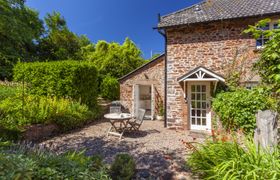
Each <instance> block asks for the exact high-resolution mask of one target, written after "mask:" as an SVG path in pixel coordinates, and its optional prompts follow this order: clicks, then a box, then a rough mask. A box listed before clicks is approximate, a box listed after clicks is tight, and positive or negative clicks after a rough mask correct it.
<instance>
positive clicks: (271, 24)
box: [256, 20, 279, 49]
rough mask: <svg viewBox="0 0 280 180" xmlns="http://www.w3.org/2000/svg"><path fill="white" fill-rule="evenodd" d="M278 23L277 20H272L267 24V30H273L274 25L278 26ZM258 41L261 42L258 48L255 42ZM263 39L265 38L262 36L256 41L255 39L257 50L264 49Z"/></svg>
mask: <svg viewBox="0 0 280 180" xmlns="http://www.w3.org/2000/svg"><path fill="white" fill-rule="evenodd" d="M278 23H279V20H272V21H271V22H269V23H268V25H269V29H268V30H273V29H274V25H275V24H278ZM260 39H261V40H262V45H260V46H258V45H257V41H258V40H260ZM265 39H266V38H264V37H263V35H262V36H261V37H259V38H258V39H256V48H257V49H263V48H264V45H265V43H264V40H265Z"/></svg>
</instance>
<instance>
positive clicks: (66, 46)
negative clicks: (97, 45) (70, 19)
mask: <svg viewBox="0 0 280 180" xmlns="http://www.w3.org/2000/svg"><path fill="white" fill-rule="evenodd" d="M45 22H46V26H47V30H46V33H45V35H44V37H43V38H42V39H41V40H40V43H39V56H40V60H42V61H45V60H51V61H52V60H67V59H77V60H80V59H81V58H82V54H81V49H82V47H84V46H88V45H90V44H91V42H90V40H89V39H88V38H87V37H86V36H78V35H76V34H75V33H73V32H71V31H70V30H69V29H68V27H67V24H66V21H65V19H64V18H63V17H62V16H61V15H60V13H58V12H53V13H52V14H47V16H46V17H45Z"/></svg>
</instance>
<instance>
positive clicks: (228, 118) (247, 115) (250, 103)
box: [213, 88, 274, 133]
mask: <svg viewBox="0 0 280 180" xmlns="http://www.w3.org/2000/svg"><path fill="white" fill-rule="evenodd" d="M268 94H269V92H267V91H266V90H265V89H261V88H259V89H254V90H246V89H236V90H235V91H233V92H222V93H219V94H218V95H217V96H216V97H215V98H214V100H213V109H214V111H215V112H216V113H217V115H218V117H219V118H220V120H221V122H222V124H223V126H224V127H225V128H226V129H228V130H237V129H243V130H244V132H246V133H252V132H253V131H254V129H255V126H256V117H255V114H256V113H257V111H258V110H264V109H269V108H271V107H272V106H273V103H274V102H273V100H272V99H270V98H269V97H268Z"/></svg>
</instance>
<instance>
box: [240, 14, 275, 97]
mask: <svg viewBox="0 0 280 180" xmlns="http://www.w3.org/2000/svg"><path fill="white" fill-rule="evenodd" d="M269 22H271V20H270V19H264V20H261V21H259V22H258V23H257V24H256V25H255V26H249V28H248V29H247V30H245V31H244V32H245V33H251V34H252V35H253V36H254V37H255V38H256V39H257V38H259V37H260V36H262V35H263V36H264V37H266V38H269V39H270V40H269V41H268V42H266V44H265V46H264V49H263V50H262V51H261V57H260V59H259V61H258V62H257V64H256V69H257V70H258V72H259V74H260V76H261V77H262V79H263V81H264V82H265V83H268V84H271V85H272V86H273V87H274V88H275V91H276V92H278V93H279V92H280V51H279V49H280V29H274V30H262V29H261V27H264V26H266V25H267V23H269ZM278 26H279V25H278Z"/></svg>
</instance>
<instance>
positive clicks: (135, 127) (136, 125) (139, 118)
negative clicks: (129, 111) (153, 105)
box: [128, 109, 146, 131]
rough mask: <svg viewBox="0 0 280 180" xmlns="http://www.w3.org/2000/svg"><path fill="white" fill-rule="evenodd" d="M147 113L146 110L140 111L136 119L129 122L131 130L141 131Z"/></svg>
mask: <svg viewBox="0 0 280 180" xmlns="http://www.w3.org/2000/svg"><path fill="white" fill-rule="evenodd" d="M145 113H146V110H144V109H139V110H138V114H137V116H136V118H134V119H131V120H130V121H129V122H128V124H129V125H130V128H129V130H134V131H139V129H140V127H141V125H142V123H143V120H144V117H145Z"/></svg>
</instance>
